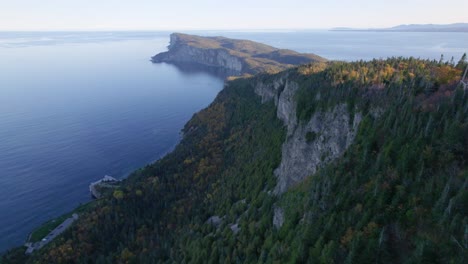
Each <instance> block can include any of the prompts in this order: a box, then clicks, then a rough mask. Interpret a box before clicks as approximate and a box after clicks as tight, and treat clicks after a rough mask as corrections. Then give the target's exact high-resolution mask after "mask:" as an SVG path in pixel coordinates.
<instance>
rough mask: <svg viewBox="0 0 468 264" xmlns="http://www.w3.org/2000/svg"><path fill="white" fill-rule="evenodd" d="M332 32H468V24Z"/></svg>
mask: <svg viewBox="0 0 468 264" xmlns="http://www.w3.org/2000/svg"><path fill="white" fill-rule="evenodd" d="M331 30H332V31H378V32H468V23H454V24H445V25H439V24H408V25H399V26H395V27H391V28H368V29H358V28H348V27H337V28H333V29H331Z"/></svg>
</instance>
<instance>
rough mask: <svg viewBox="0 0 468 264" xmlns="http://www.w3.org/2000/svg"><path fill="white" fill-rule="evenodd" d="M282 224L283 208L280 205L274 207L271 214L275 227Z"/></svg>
mask: <svg viewBox="0 0 468 264" xmlns="http://www.w3.org/2000/svg"><path fill="white" fill-rule="evenodd" d="M283 224H284V210H283V208H281V207H276V206H275V210H274V215H273V225H274V226H275V227H276V228H280V227H282V226H283Z"/></svg>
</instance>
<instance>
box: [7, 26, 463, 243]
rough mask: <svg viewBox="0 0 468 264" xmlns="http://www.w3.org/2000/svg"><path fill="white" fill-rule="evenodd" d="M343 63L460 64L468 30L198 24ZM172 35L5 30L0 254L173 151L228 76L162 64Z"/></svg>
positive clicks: (226, 34)
mask: <svg viewBox="0 0 468 264" xmlns="http://www.w3.org/2000/svg"><path fill="white" fill-rule="evenodd" d="M188 33H193V34H200V35H223V36H227V37H232V38H244V39H250V40H254V41H259V42H263V43H266V44H270V45H273V46H276V47H280V48H288V49H293V50H296V51H300V52H312V53H316V54H318V55H320V56H323V57H325V58H328V59H332V60H345V61H354V60H361V59H362V60H370V59H372V58H386V57H390V56H413V57H416V58H424V59H425V58H429V59H436V60H438V59H440V57H441V54H443V55H444V58H445V59H446V60H450V58H451V57H452V56H453V57H454V59H455V61H458V59H459V58H460V57H461V56H462V54H463V53H464V52H468V34H467V33H414V32H407V33H404V32H394V33H390V32H387V33H383V32H331V31H282V32H279V31H266V32H262V31H250V32H235V31H224V32H216V31H198V32H188ZM169 34H170V32H0V252H3V251H5V250H7V249H8V248H11V247H13V246H18V245H21V244H22V243H24V241H25V240H26V238H27V236H28V234H29V233H30V232H31V231H32V230H33V229H34V228H35V227H38V226H39V225H40V224H42V223H44V222H46V221H47V220H49V219H51V218H54V217H57V216H60V215H62V214H64V213H66V212H68V211H70V210H72V209H73V208H75V207H76V206H78V205H79V204H82V203H86V202H88V201H89V200H90V199H91V197H90V194H89V191H88V185H89V183H90V182H92V181H96V180H98V179H100V178H102V177H103V176H104V175H106V174H108V175H111V176H113V177H116V178H124V177H126V176H127V175H128V174H129V173H131V172H132V171H133V170H135V169H137V168H140V167H142V166H145V165H146V164H148V163H151V162H153V161H155V160H157V159H158V158H160V157H162V156H163V155H164V154H165V153H167V152H169V151H171V149H173V147H174V146H175V145H176V144H177V142H178V141H179V139H180V134H179V132H180V130H181V129H182V127H183V125H184V124H185V123H186V122H187V121H188V120H189V119H190V117H191V116H192V115H193V114H194V113H195V112H197V111H199V110H201V109H202V108H204V107H206V106H208V105H209V103H210V102H211V101H213V99H214V98H215V96H216V95H217V93H218V92H219V91H220V90H221V89H222V87H223V80H222V79H220V78H218V77H217V76H213V75H210V74H208V73H204V72H202V71H196V70H192V71H187V70H184V71H183V70H180V69H178V68H177V67H175V66H172V65H169V64H153V63H151V62H150V57H151V56H153V55H155V54H156V53H158V52H161V51H165V50H166V46H167V45H168V41H169Z"/></svg>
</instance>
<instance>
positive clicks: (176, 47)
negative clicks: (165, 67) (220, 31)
mask: <svg viewBox="0 0 468 264" xmlns="http://www.w3.org/2000/svg"><path fill="white" fill-rule="evenodd" d="M168 48H169V51H168V52H163V53H160V54H158V55H156V56H154V57H153V58H152V60H153V62H176V63H197V64H201V65H204V66H211V67H222V68H225V69H227V70H230V71H233V72H235V73H238V74H240V73H241V72H242V70H243V63H242V61H241V60H240V59H239V58H237V57H234V56H232V55H231V54H229V52H227V51H226V50H224V49H203V48H197V47H193V46H189V45H182V44H180V43H179V41H178V36H177V35H175V34H172V35H171V42H170V44H169V46H168Z"/></svg>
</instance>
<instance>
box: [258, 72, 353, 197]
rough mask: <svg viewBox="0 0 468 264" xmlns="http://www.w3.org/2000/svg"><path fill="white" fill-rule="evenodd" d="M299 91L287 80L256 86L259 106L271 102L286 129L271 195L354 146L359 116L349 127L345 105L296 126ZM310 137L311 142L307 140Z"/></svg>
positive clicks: (348, 117) (310, 173)
mask: <svg viewBox="0 0 468 264" xmlns="http://www.w3.org/2000/svg"><path fill="white" fill-rule="evenodd" d="M298 89H299V87H298V85H297V84H296V83H294V82H290V81H288V80H287V76H282V77H279V78H278V79H277V80H275V81H273V82H271V83H268V84H265V83H258V84H257V85H256V87H255V92H256V93H257V94H258V95H260V96H261V97H262V102H266V101H269V100H273V101H274V102H275V105H276V106H277V117H278V118H279V119H280V120H282V121H283V123H284V124H285V126H286V127H287V137H286V141H285V142H284V143H283V146H282V158H281V163H280V166H279V167H278V168H277V169H276V170H275V172H274V173H275V175H276V177H277V178H278V183H277V185H276V187H275V190H274V193H275V194H281V193H283V192H285V191H287V189H288V188H289V187H291V186H293V185H295V184H297V183H299V182H301V181H303V180H304V179H305V178H306V177H307V176H310V175H312V174H314V173H315V172H317V170H318V169H320V168H321V167H323V166H325V165H326V164H328V163H330V162H331V161H333V160H335V159H336V158H338V157H340V156H341V155H342V154H343V153H344V152H345V151H346V149H347V148H348V147H349V145H350V144H351V143H352V142H353V140H354V137H355V135H356V132H357V128H358V126H359V123H360V122H361V119H362V115H361V114H360V113H356V114H355V116H354V119H353V122H352V124H350V123H351V122H350V119H351V118H352V117H351V116H350V113H348V111H347V108H346V105H345V104H341V105H337V106H335V107H334V108H333V109H331V110H330V111H328V112H316V113H314V114H313V115H312V117H311V119H310V120H309V121H308V122H303V121H302V122H298V120H297V117H296V101H295V100H294V96H295V94H296V91H297V90H298ZM308 133H312V134H313V135H315V136H314V138H313V140H310V141H308V140H307V134H308Z"/></svg>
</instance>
